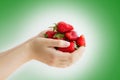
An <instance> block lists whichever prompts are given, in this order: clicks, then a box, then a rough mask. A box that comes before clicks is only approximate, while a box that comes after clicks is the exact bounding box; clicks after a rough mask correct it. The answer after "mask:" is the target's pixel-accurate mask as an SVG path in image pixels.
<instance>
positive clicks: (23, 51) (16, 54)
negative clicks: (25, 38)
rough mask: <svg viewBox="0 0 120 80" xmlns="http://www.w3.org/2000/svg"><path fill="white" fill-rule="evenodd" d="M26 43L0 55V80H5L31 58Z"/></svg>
mask: <svg viewBox="0 0 120 80" xmlns="http://www.w3.org/2000/svg"><path fill="white" fill-rule="evenodd" d="M27 45H28V44H27V42H26V43H23V44H22V45H20V46H17V47H15V48H13V49H11V50H8V51H6V52H3V53H1V55H0V80H4V79H6V78H7V77H8V76H9V75H10V74H11V73H12V72H13V71H15V70H16V69H17V68H18V67H20V66H21V65H22V64H24V63H25V62H27V61H29V60H30V59H31V58H30V56H29V52H28V46H27Z"/></svg>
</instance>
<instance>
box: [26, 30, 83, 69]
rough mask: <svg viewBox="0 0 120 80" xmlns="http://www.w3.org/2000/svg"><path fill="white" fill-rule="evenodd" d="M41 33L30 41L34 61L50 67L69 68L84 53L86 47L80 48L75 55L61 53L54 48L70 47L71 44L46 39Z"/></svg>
mask: <svg viewBox="0 0 120 80" xmlns="http://www.w3.org/2000/svg"><path fill="white" fill-rule="evenodd" d="M45 32H46V31H43V32H41V33H40V34H39V35H38V36H36V37H34V38H33V39H32V40H30V42H28V43H29V46H28V47H29V50H30V51H29V52H30V55H31V56H32V58H33V59H36V60H38V61H41V62H43V63H45V64H47V65H49V66H54V67H62V68H63V67H67V66H70V65H71V64H73V63H75V62H76V61H78V59H79V58H80V56H81V55H82V53H83V51H84V47H80V48H79V49H78V50H76V51H74V52H73V53H67V52H61V51H58V50H56V49H55V48H54V47H68V46H69V45H70V43H69V42H67V41H64V40H55V39H48V38H44V33H45Z"/></svg>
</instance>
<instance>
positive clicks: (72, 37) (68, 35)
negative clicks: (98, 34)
mask: <svg viewBox="0 0 120 80" xmlns="http://www.w3.org/2000/svg"><path fill="white" fill-rule="evenodd" d="M65 37H66V38H67V39H68V40H70V41H75V40H77V38H78V35H77V33H76V32H75V31H70V32H67V33H65Z"/></svg>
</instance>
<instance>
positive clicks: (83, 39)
mask: <svg viewBox="0 0 120 80" xmlns="http://www.w3.org/2000/svg"><path fill="white" fill-rule="evenodd" d="M76 43H77V45H78V46H86V43H85V38H84V36H83V35H81V36H80V37H79V38H78V39H77V40H76Z"/></svg>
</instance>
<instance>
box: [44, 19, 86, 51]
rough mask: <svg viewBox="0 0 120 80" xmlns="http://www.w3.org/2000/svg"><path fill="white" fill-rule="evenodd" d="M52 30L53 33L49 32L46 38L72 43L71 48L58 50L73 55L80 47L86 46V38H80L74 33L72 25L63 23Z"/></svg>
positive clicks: (58, 48) (59, 23)
mask: <svg viewBox="0 0 120 80" xmlns="http://www.w3.org/2000/svg"><path fill="white" fill-rule="evenodd" d="M52 28H53V30H52V31H47V32H46V33H45V37H46V38H52V39H58V40H65V41H69V42H70V46H69V47H56V49H57V50H60V51H63V52H70V53H71V52H73V51H75V50H77V49H78V48H79V47H81V46H85V45H86V43H85V38H84V36H83V35H81V36H80V37H79V36H78V35H77V33H76V32H75V31H74V28H73V26H72V25H70V24H67V23H65V22H62V21H61V22H58V23H57V24H55V26H53V27H52Z"/></svg>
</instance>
